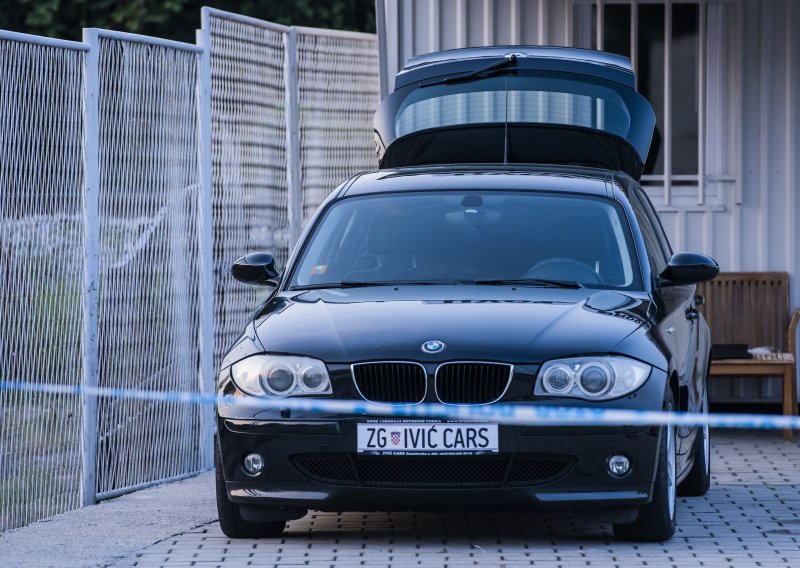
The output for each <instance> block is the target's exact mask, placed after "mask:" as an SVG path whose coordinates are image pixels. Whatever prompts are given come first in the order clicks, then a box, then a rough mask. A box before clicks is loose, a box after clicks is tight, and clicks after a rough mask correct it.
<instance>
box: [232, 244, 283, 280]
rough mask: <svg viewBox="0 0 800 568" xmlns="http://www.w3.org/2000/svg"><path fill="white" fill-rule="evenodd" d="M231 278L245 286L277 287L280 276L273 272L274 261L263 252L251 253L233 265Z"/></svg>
mask: <svg viewBox="0 0 800 568" xmlns="http://www.w3.org/2000/svg"><path fill="white" fill-rule="evenodd" d="M231 276H233V277H234V278H236V280H238V281H239V282H244V283H245V284H256V285H258V286H277V285H278V278H279V277H280V274H279V273H278V271H277V270H275V259H274V258H273V257H272V255H271V254H267V253H265V252H251V253H250V254H248V255H245V256H243V257H242V258H240V259H239V260H237V261H236V262H234V263H233V266H231Z"/></svg>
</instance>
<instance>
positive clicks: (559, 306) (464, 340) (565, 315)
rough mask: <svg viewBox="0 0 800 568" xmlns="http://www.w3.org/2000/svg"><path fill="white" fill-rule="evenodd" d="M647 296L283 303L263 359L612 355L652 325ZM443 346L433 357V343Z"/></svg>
mask: <svg viewBox="0 0 800 568" xmlns="http://www.w3.org/2000/svg"><path fill="white" fill-rule="evenodd" d="M649 309H650V301H649V300H648V299H647V296H646V295H644V294H641V293H640V294H622V293H617V292H612V291H607V290H606V291H597V290H588V289H578V290H570V289H554V288H534V287H521V286H520V287H499V288H498V287H488V286H463V285H461V286H398V287H374V288H360V289H346V290H339V289H328V290H313V291H306V292H302V293H287V294H282V295H278V296H276V297H275V298H273V299H272V300H270V301H268V302H267V303H266V304H265V305H264V306H263V308H262V309H261V310H260V312H259V313H258V314H256V317H255V320H254V322H253V323H254V327H255V330H256V333H257V335H258V339H259V341H260V342H261V344H262V346H263V347H264V349H265V351H266V352H269V353H284V354H296V355H306V356H309V357H316V358H318V359H322V360H323V361H326V362H328V363H351V362H357V361H368V360H394V359H400V360H409V359H412V360H419V361H431V362H435V361H445V360H457V359H460V360H495V361H506V362H510V363H536V362H540V361H543V360H545V359H549V358H553V357H561V356H569V355H579V354H591V353H607V352H610V351H612V350H613V348H614V347H615V346H616V345H617V344H618V343H620V342H621V341H622V340H623V339H625V338H626V337H628V336H629V335H630V334H631V333H633V332H634V331H635V330H637V329H638V328H640V327H642V326H644V325H646V322H647V320H648V313H649ZM434 339H435V340H439V341H442V342H444V344H445V345H446V348H445V349H444V351H442V352H440V353H437V354H426V353H423V352H422V350H421V345H422V343H424V342H425V341H428V340H434Z"/></svg>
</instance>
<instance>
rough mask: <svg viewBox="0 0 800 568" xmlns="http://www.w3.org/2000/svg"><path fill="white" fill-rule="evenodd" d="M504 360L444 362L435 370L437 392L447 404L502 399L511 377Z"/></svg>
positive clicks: (488, 401)
mask: <svg viewBox="0 0 800 568" xmlns="http://www.w3.org/2000/svg"><path fill="white" fill-rule="evenodd" d="M511 371H512V367H511V365H507V364H504V363H479V362H475V363H445V364H443V365H441V366H439V369H438V370H437V371H436V396H437V397H438V398H439V400H440V401H442V402H445V403H448V404H487V403H490V402H495V401H496V400H499V399H500V397H501V396H502V395H503V392H505V390H506V387H507V386H508V383H509V381H510V380H511Z"/></svg>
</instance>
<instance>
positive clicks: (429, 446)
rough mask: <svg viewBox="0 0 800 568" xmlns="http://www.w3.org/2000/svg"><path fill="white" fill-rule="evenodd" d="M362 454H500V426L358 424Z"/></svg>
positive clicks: (442, 423)
mask: <svg viewBox="0 0 800 568" xmlns="http://www.w3.org/2000/svg"><path fill="white" fill-rule="evenodd" d="M357 450H358V452H359V453H374V454H465V453H468V454H473V453H484V452H497V451H499V446H498V440H497V424H480V423H478V424H475V423H465V422H392V421H388V420H375V421H370V422H361V423H359V424H358V447H357Z"/></svg>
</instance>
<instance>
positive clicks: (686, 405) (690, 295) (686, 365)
mask: <svg viewBox="0 0 800 568" xmlns="http://www.w3.org/2000/svg"><path fill="white" fill-rule="evenodd" d="M634 192H635V194H636V199H637V200H638V201H639V202H640V206H641V207H642V209H643V214H644V215H645V216H646V217H647V219H648V221H649V226H650V229H651V230H652V231H653V233H654V234H655V237H656V240H657V241H658V245H659V248H660V249H661V251H662V254H663V255H664V257H665V258H667V259H669V257H670V256H672V247H670V245H669V241H668V240H667V236H666V233H665V232H664V228H663V226H662V225H661V221H660V219H659V218H658V214H657V213H656V211H655V208H654V207H653V205H652V203H651V202H650V200H649V198H648V197H647V195H646V194H645V193H644V191H642V190H641V188H638V187H637V188H635V189H634ZM696 291H697V286H696V285H694V284H690V285H686V286H666V287H662V288H661V289H660V292H659V293H660V295H661V297H662V299H663V301H664V304H665V305H666V306H668V308H667V309H668V310H669V311H670V313H671V315H670V326H671V328H672V333H671V334H670V335H671V336H672V340H673V345H674V349H675V351H674V353H675V369H676V371H677V373H678V382H679V384H680V387H681V388H680V395H679V396H680V397H681V400H680V401H678V404H679V408H680V409H683V410H696V409H697V401H698V400H699V397H700V394H701V393H699V392H698V390H697V388H695V384H694V380H693V379H694V376H695V373H696V367H697V342H698V335H699V334H698V318H699V317H700V314H699V311H698V309H697V305H696ZM696 431H697V428H696V427H693V426H679V427H678V437H679V443H678V453H681V454H683V453H686V452H688V451H689V450H690V449H691V447H692V443H693V441H694V436H695V433H696Z"/></svg>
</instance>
